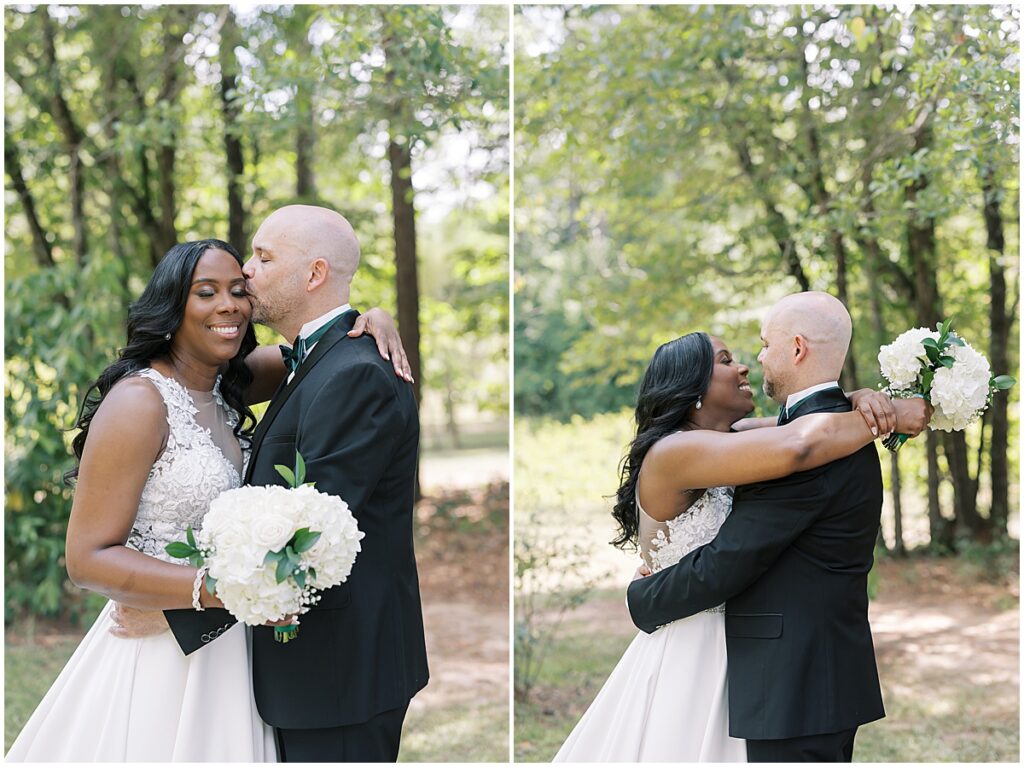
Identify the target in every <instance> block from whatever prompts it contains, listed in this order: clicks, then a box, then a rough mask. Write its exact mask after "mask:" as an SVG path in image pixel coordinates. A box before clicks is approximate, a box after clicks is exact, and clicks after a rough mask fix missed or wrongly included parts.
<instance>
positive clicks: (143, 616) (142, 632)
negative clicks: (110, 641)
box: [110, 602, 169, 639]
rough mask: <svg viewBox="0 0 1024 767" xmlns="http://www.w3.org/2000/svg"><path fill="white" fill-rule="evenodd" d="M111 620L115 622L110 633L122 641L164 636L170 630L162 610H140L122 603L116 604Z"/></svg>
mask: <svg viewBox="0 0 1024 767" xmlns="http://www.w3.org/2000/svg"><path fill="white" fill-rule="evenodd" d="M110 618H111V620H113V621H114V625H113V626H111V627H110V633H111V634H113V635H114V636H116V637H119V638H120V639H143V638H144V637H151V636H156V635H157V634H162V633H163V632H165V631H167V629H168V628H169V627H168V625H167V618H165V617H164V613H163V611H162V610H140V609H139V608H137V607H128V605H123V604H121V603H120V602H115V603H114V609H113V611H111V613H110Z"/></svg>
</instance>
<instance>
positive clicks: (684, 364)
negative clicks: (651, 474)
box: [611, 332, 715, 548]
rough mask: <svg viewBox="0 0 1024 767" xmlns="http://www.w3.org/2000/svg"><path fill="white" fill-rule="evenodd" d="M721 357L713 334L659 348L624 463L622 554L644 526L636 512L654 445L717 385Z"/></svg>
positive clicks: (619, 504)
mask: <svg viewBox="0 0 1024 767" xmlns="http://www.w3.org/2000/svg"><path fill="white" fill-rule="evenodd" d="M714 361H715V355H714V350H713V349H712V347H711V339H710V338H708V334H707V333H701V332H697V333H688V334H686V335H685V336H681V337H680V338H677V339H675V340H674V341H669V342H668V343H664V344H662V345H661V346H659V347H658V351H656V352H655V353H654V357H653V358H652V359H651V362H650V364H649V365H648V366H647V372H646V373H644V378H643V381H641V382H640V391H639V392H638V393H637V397H636V415H635V418H636V436H635V437H634V438H633V441H632V442H630V443H629V452H628V453H627V454H626V457H625V458H624V459H623V461H622V467H621V484H620V485H619V489H618V491H616V493H615V498H616V502H615V508H614V510H613V511H612V516H613V517H615V520H616V521H617V522H618V523H619V531H618V536H617V537H616V538H615V540H613V541H612V542H611V543H612V545H613V546H618V547H619V548H626V547H627V546H636V543H637V532H638V529H639V526H640V519H639V512H638V511H637V507H636V483H637V477H638V476H639V475H640V466H641V464H643V462H644V456H646V455H647V451H648V450H650V449H651V445H653V444H654V443H655V442H657V441H658V440H659V439H661V438H662V437H664V436H666V435H668V434H671V433H672V432H674V431H678V430H679V429H681V428H682V427H683V424H685V423H686V414H687V413H689V412H690V408H691V407H693V406H694V404H696V402H697V400H698V398H700V397H701V396H702V395H703V394H704V392H706V391H707V390H708V384H710V383H711V372H712V370H713V369H714Z"/></svg>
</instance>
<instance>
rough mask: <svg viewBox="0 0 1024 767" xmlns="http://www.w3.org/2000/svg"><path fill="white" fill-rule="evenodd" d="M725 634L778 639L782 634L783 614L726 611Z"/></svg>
mask: <svg viewBox="0 0 1024 767" xmlns="http://www.w3.org/2000/svg"><path fill="white" fill-rule="evenodd" d="M725 635H726V636H731V637H743V638H750V639H778V638H779V637H780V636H782V615H781V614H780V613H760V614H752V615H751V614H747V615H734V614H733V615H730V614H729V613H726V614H725Z"/></svg>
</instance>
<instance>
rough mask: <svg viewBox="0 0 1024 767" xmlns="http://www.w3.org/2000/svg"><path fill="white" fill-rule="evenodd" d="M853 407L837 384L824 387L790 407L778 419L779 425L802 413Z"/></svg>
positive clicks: (842, 409) (844, 409)
mask: <svg viewBox="0 0 1024 767" xmlns="http://www.w3.org/2000/svg"><path fill="white" fill-rule="evenodd" d="M852 409H853V407H852V406H851V405H850V400H848V399H847V398H846V394H845V393H844V392H843V390H842V389H840V388H839V387H838V386H837V387H835V388H833V389H824V390H823V391H819V392H815V393H814V394H812V395H811V396H809V397H805V398H804V399H802V400H800V401H799V402H798V403H796V404H795V405H794V406H793V407H792V408H790V409H789V411H788V412H786V414H785V417H783V418H780V419H779V425H780V426H782V425H784V424H787V423H789V422H790V421H792V420H793V419H794V418H799V417H800V416H802V415H808V414H809V413H822V412H835V411H837V410H840V411H846V410H852Z"/></svg>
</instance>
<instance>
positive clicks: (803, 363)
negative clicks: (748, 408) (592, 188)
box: [759, 291, 853, 402]
mask: <svg viewBox="0 0 1024 767" xmlns="http://www.w3.org/2000/svg"><path fill="white" fill-rule="evenodd" d="M852 332H853V323H852V322H851V320H850V313H849V312H848V311H847V310H846V307H845V306H843V303H842V302H841V301H840V300H839V299H837V298H835V297H834V296H830V295H829V294H828V293H821V292H817V291H809V292H806V293H793V294H791V295H788V296H786V297H785V298H783V299H782V300H781V301H779V302H778V303H776V304H775V305H774V306H773V307H772V308H771V309H769V310H768V316H767V317H765V320H764V323H763V324H762V326H761V339H762V342H763V343H764V349H762V351H761V355H760V357H759V359H760V360H761V364H762V365H763V366H764V374H765V392H766V393H767V394H768V395H769V396H771V397H772V398H773V399H775V400H776V401H779V402H785V398H786V397H787V396H788V395H789V394H792V393H794V392H797V391H800V390H801V389H805V388H807V387H809V386H813V385H815V384H818V383H825V382H827V381H835V380H838V379H839V375H840V373H841V372H842V370H843V363H844V362H845V361H846V353H847V351H848V350H849V348H850V337H851V335H852Z"/></svg>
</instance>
